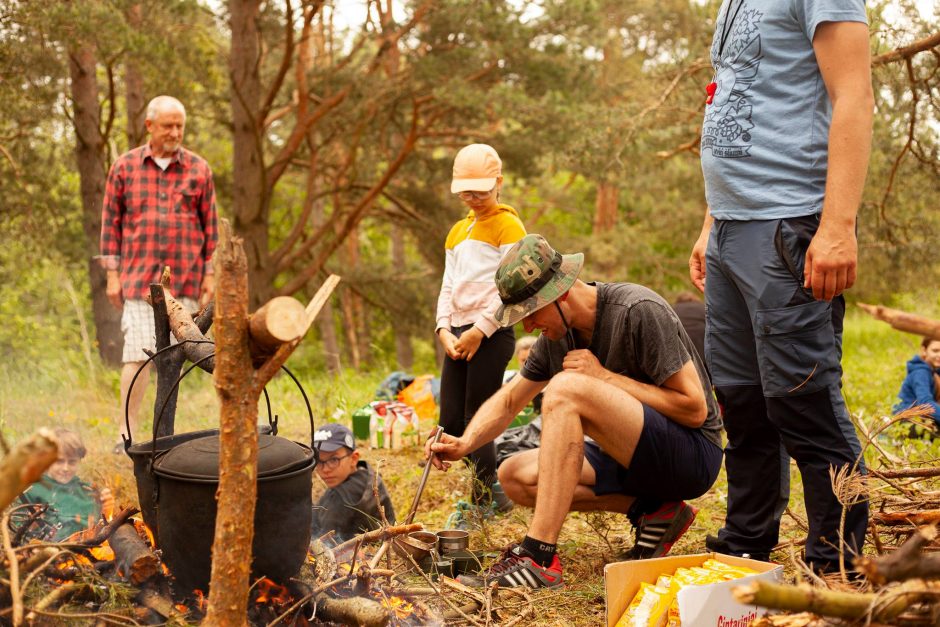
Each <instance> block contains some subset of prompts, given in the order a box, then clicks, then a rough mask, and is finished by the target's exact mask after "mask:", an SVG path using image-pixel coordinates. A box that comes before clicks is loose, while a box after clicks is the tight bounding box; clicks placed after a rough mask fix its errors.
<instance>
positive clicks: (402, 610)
mask: <svg viewBox="0 0 940 627" xmlns="http://www.w3.org/2000/svg"><path fill="white" fill-rule="evenodd" d="M382 605H383V606H385V609H387V610H391V611H392V612H395V617H396V618H398V620H405V619H407V618H408V617H409V616H411V615H412V614H414V611H415V606H414V605H412V604H411V603H410V602H408V601H406V600H405V599H403V598H401V597H396V596H391V597H386V598H384V599H382Z"/></svg>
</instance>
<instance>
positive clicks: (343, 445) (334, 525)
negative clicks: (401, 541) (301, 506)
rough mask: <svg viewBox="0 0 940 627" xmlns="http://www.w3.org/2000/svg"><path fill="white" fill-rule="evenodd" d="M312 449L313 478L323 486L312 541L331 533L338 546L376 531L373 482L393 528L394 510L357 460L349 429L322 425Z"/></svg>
mask: <svg viewBox="0 0 940 627" xmlns="http://www.w3.org/2000/svg"><path fill="white" fill-rule="evenodd" d="M313 445H314V448H315V449H316V453H317V476H318V477H320V479H322V480H323V483H325V484H326V486H327V490H326V492H324V493H323V496H321V497H320V500H319V501H317V504H316V505H314V506H313V525H312V528H313V536H314V537H318V536H321V535H323V534H324V533H327V532H329V531H334V532H335V534H334V536H333V538H334V539H335V540H336V541H337V542H342V541H344V540H348V539H350V538H352V537H354V536H356V535H358V534H360V533H362V532H364V531H370V530H372V529H377V528H378V527H379V523H380V521H381V520H382V515H381V514H380V513H379V503H376V500H375V495H374V494H373V493H372V484H373V482H374V481H375V480H376V479H377V480H378V489H379V500H380V501H381V505H382V508H383V509H384V510H385V518H386V519H387V520H388V522H390V523H393V524H394V522H395V508H394V507H393V506H392V500H391V498H389V496H388V490H386V488H385V482H383V481H382V478H381V477H377V478H376V477H375V470H374V469H372V468H371V467H370V466H369V464H368V462H366V461H365V460H362V459H359V451H357V450H356V440H355V439H354V438H353V434H352V431H350V430H349V427H346V426H344V425H341V424H337V423H329V424H326V425H323V426H322V427H320V428H318V429H317V430H316V432H315V433H314V435H313Z"/></svg>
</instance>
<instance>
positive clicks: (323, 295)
mask: <svg viewBox="0 0 940 627" xmlns="http://www.w3.org/2000/svg"><path fill="white" fill-rule="evenodd" d="M339 281H340V278H339V277H338V276H336V275H335V274H331V275H330V276H328V277H326V281H324V282H323V285H321V286H320V289H318V290H317V293H316V294H314V295H313V298H312V299H311V300H310V302H309V303H308V304H307V307H306V308H305V310H304V312H305V313H306V314H307V328H306V329H304V332H303V333H302V334H301V337H303V336H304V335H306V334H307V331H309V330H310V327H311V326H313V323H314V321H315V320H316V319H317V316H318V315H320V310H321V309H323V306H324V305H326V301H327V300H329V298H330V294H332V293H333V290H335V289H336V286H337V285H338V284H339Z"/></svg>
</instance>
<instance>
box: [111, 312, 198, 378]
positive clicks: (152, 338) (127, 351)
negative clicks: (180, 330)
mask: <svg viewBox="0 0 940 627" xmlns="http://www.w3.org/2000/svg"><path fill="white" fill-rule="evenodd" d="M179 301H180V302H181V303H182V304H183V307H185V308H186V309H187V310H188V311H190V312H195V311H196V307H197V306H198V304H197V303H196V301H194V300H193V299H192V298H180V299H179ZM121 331H123V332H124V354H123V357H122V361H123V362H124V363H125V364H126V363H136V362H141V361H146V360H147V357H148V355H147V353H145V352H144V349H145V348H146V349H147V350H149V351H153V350H155V346H156V331H155V330H154V326H153V308H152V307H151V306H150V303H148V302H147V301H145V300H126V301H124V312H123V313H122V314H121ZM170 343H171V344H176V338H175V337H173V336H172V334H171V335H170Z"/></svg>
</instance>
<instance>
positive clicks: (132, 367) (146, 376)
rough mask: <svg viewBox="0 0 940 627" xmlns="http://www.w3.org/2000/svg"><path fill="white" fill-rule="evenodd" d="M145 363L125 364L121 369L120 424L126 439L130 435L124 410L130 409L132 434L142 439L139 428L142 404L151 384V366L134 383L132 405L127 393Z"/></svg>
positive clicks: (133, 362)
mask: <svg viewBox="0 0 940 627" xmlns="http://www.w3.org/2000/svg"><path fill="white" fill-rule="evenodd" d="M142 363H144V362H142V361H131V362H127V363H125V364H124V366H122V367H121V412H120V416H121V418H120V423H121V435H122V436H124V437H129V435H130V434H128V433H127V426H126V423H125V422H124V408H125V407H128V415H129V416H130V423H131V434H136V435H137V438H138V439H140V434H139V433H138V432H137V426H138V425H139V424H140V404H141V402H142V401H143V400H144V394H145V393H146V392H147V386H148V385H149V384H150V364H147V367H146V368H144V370H143V371H142V372H141V373H140V376H139V377H137V381H136V382H135V383H134V389H133V390H132V394H131V398H130V404H128V401H127V391H128V389H129V388H130V387H131V381H132V380H133V379H134V374H135V373H136V372H137V369H138V368H140V365H141V364H142Z"/></svg>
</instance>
